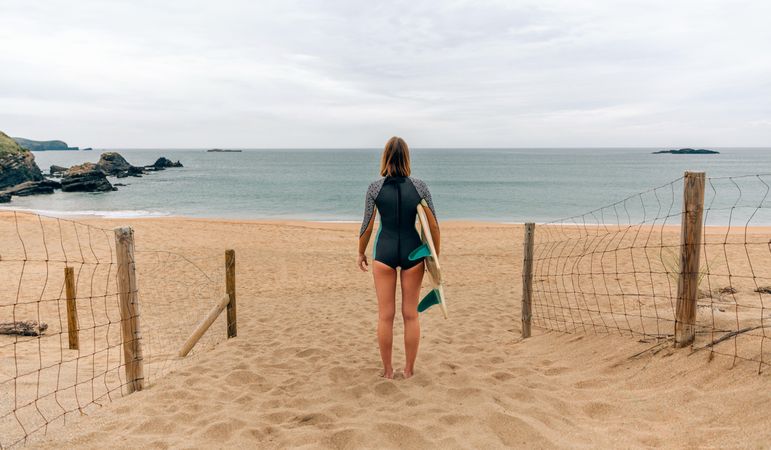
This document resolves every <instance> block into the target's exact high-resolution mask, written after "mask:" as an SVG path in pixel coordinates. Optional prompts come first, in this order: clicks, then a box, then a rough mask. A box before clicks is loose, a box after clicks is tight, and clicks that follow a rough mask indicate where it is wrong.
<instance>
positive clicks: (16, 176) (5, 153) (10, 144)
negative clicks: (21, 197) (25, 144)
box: [0, 131, 43, 190]
mask: <svg viewBox="0 0 771 450" xmlns="http://www.w3.org/2000/svg"><path fill="white" fill-rule="evenodd" d="M26 181H43V174H42V172H40V168H39V167H38V166H37V164H35V155H33V154H32V152H30V151H29V150H26V149H24V148H22V147H21V146H20V145H19V144H17V143H16V141H14V140H13V139H11V138H10V137H9V136H8V135H7V134H5V133H3V132H2V131H0V190H3V189H5V188H8V187H11V186H15V185H17V184H21V183H24V182H26Z"/></svg>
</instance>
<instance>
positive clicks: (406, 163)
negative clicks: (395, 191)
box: [380, 136, 410, 177]
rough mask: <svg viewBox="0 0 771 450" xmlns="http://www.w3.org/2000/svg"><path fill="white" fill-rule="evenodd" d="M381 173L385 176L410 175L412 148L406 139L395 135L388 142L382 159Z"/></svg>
mask: <svg viewBox="0 0 771 450" xmlns="http://www.w3.org/2000/svg"><path fill="white" fill-rule="evenodd" d="M380 175H381V176H384V177H408V176H410V148H409V147H408V146H407V143H406V142H404V139H402V138H400V137H398V136H394V137H392V138H391V139H389V140H388V142H386V145H385V148H384V149H383V157H382V158H381V159H380Z"/></svg>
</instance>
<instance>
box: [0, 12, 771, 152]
mask: <svg viewBox="0 0 771 450" xmlns="http://www.w3.org/2000/svg"><path fill="white" fill-rule="evenodd" d="M769 21H771V2H769V1H767V0H757V1H723V2H713V1H704V0H701V1H675V0H667V1H653V0H644V1H612V0H611V1H574V0H567V1H543V0H539V1H533V2H525V1H499V2H494V1H478V0H476V1H469V2H463V1H443V2H439V1H436V2H424V1H417V0H410V1H405V2H374V1H307V2H301V1H292V0H280V1H275V2H273V1H263V0H259V1H257V0H245V1H230V0H218V1H209V2H195V1H190V0H180V1H176V0H174V1H172V0H165V1H162V2H159V1H151V0H131V1H125V2H115V1H105V0H93V1H92V0H67V1H36V0H20V1H15V0H2V1H1V2H0V55H1V56H0V57H1V58H2V59H1V60H2V63H0V130H2V131H5V132H6V133H8V134H10V135H12V136H23V137H29V138H33V139H63V140H66V141H67V142H68V143H70V144H71V145H79V146H82V147H85V146H92V147H116V148H119V147H212V146H218V147H380V146H382V144H383V143H384V142H385V140H386V139H387V138H388V137H389V136H391V135H401V136H403V137H404V138H406V139H407V141H408V143H410V144H411V145H412V146H414V147H446V146H450V147H469V146H470V147H532V146H535V147H552V146H559V147H581V146H655V147H659V146H661V147H680V146H771V26H769Z"/></svg>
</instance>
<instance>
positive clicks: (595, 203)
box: [4, 148, 771, 224]
mask: <svg viewBox="0 0 771 450" xmlns="http://www.w3.org/2000/svg"><path fill="white" fill-rule="evenodd" d="M654 150H657V149H651V148H603V149H592V148H580V149H579V148H571V149H438V148H437V149H420V148H415V149H412V151H411V155H412V170H413V176H415V177H418V178H421V179H423V180H424V181H425V182H426V183H427V184H428V186H429V188H430V190H431V194H432V196H433V199H434V203H435V206H436V211H437V215H438V218H439V219H440V220H442V219H471V220H488V221H501V222H517V223H520V222H529V221H535V222H548V221H552V220H555V219H559V218H563V217H568V216H573V215H576V214H582V213H585V212H588V211H591V210H594V209H596V208H599V207H602V206H604V205H608V204H611V203H613V202H616V201H619V200H621V199H624V198H626V197H628V196H630V195H633V194H635V193H637V192H641V191H645V190H648V189H650V188H653V187H655V186H660V185H665V184H666V183H668V182H670V181H672V180H675V179H678V178H679V177H682V175H683V172H684V171H685V170H693V171H705V172H707V175H708V176H709V177H725V176H740V175H748V174H768V173H771V149H760V148H752V149H742V148H721V149H718V150H719V151H720V152H721V153H720V154H719V155H670V154H660V155H656V154H652V152H653V151H654ZM102 151H106V150H94V151H48V152H36V153H35V157H36V160H37V163H38V165H39V166H40V167H41V169H42V170H43V171H46V172H47V171H48V167H49V166H50V165H52V164H56V165H61V166H70V165H73V164H79V163H83V162H86V161H91V162H96V161H97V160H98V159H99V155H100V153H101V152H102ZM115 151H119V152H120V153H121V154H122V155H123V156H124V157H126V159H127V160H128V161H129V162H130V163H132V164H134V165H149V164H152V163H153V162H154V161H155V160H156V159H157V158H158V157H160V156H165V157H167V158H169V159H173V160H180V161H181V162H182V163H183V164H184V168H181V169H167V170H165V171H162V172H157V173H151V174H148V175H145V176H143V177H142V178H133V177H129V178H122V179H115V178H110V180H111V181H112V182H113V183H125V184H127V186H121V187H119V188H118V190H117V191H115V192H108V193H69V192H60V191H57V192H56V193H55V194H53V195H40V196H33V197H14V199H13V202H12V203H10V204H8V205H4V207H5V208H17V209H27V210H34V211H40V212H43V213H45V214H51V215H103V216H112V217H141V216H164V215H177V216H190V217H223V218H236V219H306V220H326V221H358V220H361V216H362V211H363V208H364V194H365V192H366V189H367V186H368V185H369V183H370V182H372V181H373V180H375V179H377V178H378V168H379V163H380V152H381V150H379V149H280V150H279V149H274V150H270V149H260V150H248V149H245V150H244V151H242V152H240V153H212V152H206V151H205V150H203V149H115ZM741 180H745V181H746V179H741ZM763 180H764V178H760V181H761V182H756V181H757V180H755V179H751V180H750V181H752V182H751V183H750V182H748V183H744V184H743V185H742V187H741V188H740V189H739V192H740V196H743V197H741V201H742V202H744V203H743V204H744V205H745V206H752V205H756V204H757V205H758V206H761V209H760V211H758V212H757V213H756V214H755V216H754V217H753V218H752V224H771V215H769V214H768V211H769V209H771V208H769V206H770V204H769V203H768V198H763V190H764V189H766V188H764V187H763V186H764V185H763V183H762V181H763ZM765 180H766V181H767V182H768V181H771V178H765ZM681 186H682V184H680V187H673V188H672V190H673V192H674V190H676V189H680V190H681V189H682V187H681ZM720 186H721V187H720V190H721V193H720V197H719V202H718V206H721V207H720V208H714V209H715V212H714V213H713V216H712V217H711V219H712V220H711V222H710V223H712V224H715V223H717V222H727V221H728V220H729V209H730V206H731V205H732V204H735V203H736V193H734V192H729V191H730V189H732V184H731V183H729V182H728V181H724V182H722V184H720ZM724 190H725V192H723V191H724ZM708 191H710V189H709V187H708ZM709 195H710V192H708V197H709ZM681 196H682V194H681V192H677V193H676V203H677V205H676V206H677V208H678V211H679V207H680V202H681V200H680V199H681ZM645 201H650V200H648V199H646V200H645ZM629 210H630V211H631V213H627V214H629V217H626V216H624V217H623V219H624V220H632V221H635V220H642V219H643V216H644V215H645V214H646V212H643V211H642V210H640V208H634V207H632V206H630V207H629ZM718 211H720V212H718ZM748 211H749V210H748ZM748 214H749V212H747V214H745V216H744V217H741V218H737V217H734V219H733V220H734V221H736V220H739V221H741V220H744V219H748V218H749V216H748ZM622 215H623V214H622ZM617 219H618V218H614V219H608V220H607V221H609V222H613V221H614V220H617ZM647 219H650V217H648V218H647Z"/></svg>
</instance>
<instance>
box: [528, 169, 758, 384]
mask: <svg viewBox="0 0 771 450" xmlns="http://www.w3.org/2000/svg"><path fill="white" fill-rule="evenodd" d="M705 185H706V186H705V201H704V215H703V218H704V219H703V220H704V226H703V229H702V240H701V241H702V242H701V244H700V270H699V273H698V287H699V290H698V299H697V304H696V306H697V314H696V322H695V326H696V340H695V342H694V344H693V348H694V349H697V350H698V349H708V350H709V351H710V352H712V354H713V355H714V354H721V355H726V356H729V357H730V358H732V360H733V362H734V363H735V362H736V361H738V360H745V361H751V362H754V363H757V365H758V368H759V370H761V371H762V370H763V368H764V367H766V368H767V367H768V366H769V365H770V364H771V354H770V350H769V348H768V343H767V342H766V340H767V339H768V327H769V323H771V322H769V319H771V317H769V301H771V226H769V225H771V203H769V185H771V174H758V175H746V176H738V177H717V178H707V179H706V183H705ZM682 204H683V178H679V179H677V180H674V181H672V182H670V183H667V184H665V185H662V186H658V187H656V188H653V189H650V190H648V191H645V192H640V193H637V194H635V195H632V196H629V197H627V198H625V199H623V200H621V201H619V202H616V203H613V204H610V205H607V206H604V207H602V208H598V209H596V210H593V211H590V212H587V213H585V214H580V215H577V216H573V217H569V218H566V219H562V220H558V221H555V222H551V223H547V224H543V225H538V226H537V227H536V231H535V242H534V251H533V290H532V317H533V325H535V326H538V327H541V328H545V329H548V330H555V331H561V332H567V333H595V334H609V333H615V334H621V335H626V336H633V337H637V338H639V339H641V340H642V341H650V342H655V341H661V340H669V339H671V338H672V337H673V334H674V324H675V317H676V304H677V296H678V278H679V275H680V267H679V266H680V253H681V222H682V218H683V211H682V208H683V206H682Z"/></svg>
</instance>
